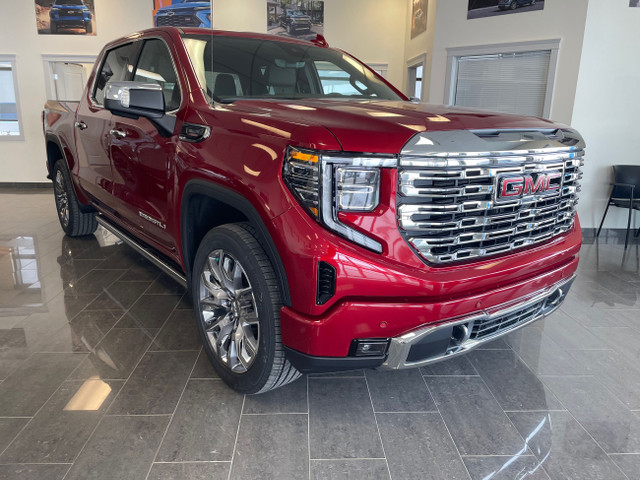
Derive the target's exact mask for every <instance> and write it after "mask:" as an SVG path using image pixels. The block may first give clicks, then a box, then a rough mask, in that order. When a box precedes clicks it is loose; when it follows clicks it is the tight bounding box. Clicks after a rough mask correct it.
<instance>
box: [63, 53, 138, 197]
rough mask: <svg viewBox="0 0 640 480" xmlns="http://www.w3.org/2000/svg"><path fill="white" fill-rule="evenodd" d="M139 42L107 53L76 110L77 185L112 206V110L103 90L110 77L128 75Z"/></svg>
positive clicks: (116, 77)
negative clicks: (105, 103)
mask: <svg viewBox="0 0 640 480" xmlns="http://www.w3.org/2000/svg"><path fill="white" fill-rule="evenodd" d="M140 43H141V42H134V43H128V44H125V45H121V46H118V47H116V48H114V49H112V50H110V51H109V52H107V53H106V55H105V60H104V61H103V62H102V65H101V66H100V69H99V70H98V72H97V74H96V79H95V81H94V85H93V87H92V88H90V89H87V92H86V94H85V97H84V98H83V99H82V101H81V102H80V105H79V106H78V112H77V114H76V123H75V128H76V150H77V152H78V172H77V173H78V178H79V182H80V185H81V186H82V188H83V189H84V190H85V191H86V192H87V193H88V194H89V195H91V197H93V199H94V200H95V201H97V202H98V203H100V204H102V205H104V206H105V207H108V208H113V206H112V205H111V203H112V202H111V192H112V190H113V178H112V172H111V161H110V159H109V144H110V139H111V136H110V133H109V131H110V127H111V112H110V111H109V110H107V109H106V108H104V90H105V87H106V85H107V82H108V81H110V80H111V81H114V82H117V81H123V80H128V79H129V78H130V75H131V74H132V73H133V68H134V65H135V61H136V58H137V54H138V50H139V46H140Z"/></svg>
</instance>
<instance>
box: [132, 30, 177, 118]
mask: <svg viewBox="0 0 640 480" xmlns="http://www.w3.org/2000/svg"><path fill="white" fill-rule="evenodd" d="M133 81H134V82H143V83H157V84H158V85H160V86H161V87H162V92H163V93H164V104H165V106H166V109H167V111H168V112H170V111H172V110H176V109H177V108H178V107H180V100H181V96H180V86H179V84H178V75H177V74H176V71H175V69H174V68H173V63H172V62H171V53H169V49H168V48H167V46H166V45H165V43H164V42H163V41H162V40H156V39H154V40H147V41H146V42H144V46H143V47H142V53H141V54H140V60H139V61H138V66H137V68H136V74H135V76H134V77H133Z"/></svg>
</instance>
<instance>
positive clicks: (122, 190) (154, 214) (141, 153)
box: [110, 38, 182, 255]
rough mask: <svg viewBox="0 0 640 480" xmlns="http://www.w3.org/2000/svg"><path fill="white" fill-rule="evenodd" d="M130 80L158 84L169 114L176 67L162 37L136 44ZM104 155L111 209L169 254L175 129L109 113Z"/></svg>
mask: <svg viewBox="0 0 640 480" xmlns="http://www.w3.org/2000/svg"><path fill="white" fill-rule="evenodd" d="M133 81H134V82H141V83H156V84H159V85H160V86H161V87H162V90H163V92H164V97H165V110H166V111H167V112H168V114H169V115H175V114H176V113H177V111H178V109H179V108H180V104H181V99H182V96H181V92H180V85H179V81H178V76H177V73H176V71H175V69H174V66H173V62H172V61H171V54H170V52H169V49H168V48H167V45H166V43H165V42H164V41H163V40H161V39H159V38H153V39H149V40H146V41H145V42H144V45H143V46H142V51H141V53H140V59H139V61H138V64H137V67H136V69H135V72H134V76H133ZM110 131H111V140H110V142H111V143H110V156H111V165H112V169H113V196H114V197H115V201H116V210H117V215H118V216H119V217H120V220H121V221H122V222H124V223H125V224H127V225H128V226H129V228H131V229H134V230H136V231H137V232H138V233H140V234H141V235H142V236H143V237H144V239H145V240H146V241H147V242H148V243H151V244H152V246H154V247H156V248H158V247H160V249H162V250H164V251H165V253H166V254H168V255H171V254H172V253H173V252H175V250H176V247H177V246H176V244H175V241H174V239H173V237H172V235H171V234H170V231H171V229H170V226H171V225H175V222H177V221H178V219H177V218H172V217H171V216H170V214H171V211H172V210H171V209H170V208H169V197H170V195H171V194H172V192H173V187H174V179H175V178H176V175H175V162H174V159H175V154H176V145H177V142H178V135H177V134H175V135H171V136H169V137H163V136H162V135H160V133H159V132H158V129H157V128H156V127H155V126H154V125H153V123H151V122H150V121H149V120H147V119H146V118H142V117H140V118H138V119H136V120H133V119H129V118H124V117H120V116H117V115H114V116H113V118H112V121H111V129H110Z"/></svg>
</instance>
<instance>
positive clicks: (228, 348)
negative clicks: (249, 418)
mask: <svg viewBox="0 0 640 480" xmlns="http://www.w3.org/2000/svg"><path fill="white" fill-rule="evenodd" d="M238 292H241V293H238ZM191 295H192V301H193V306H194V310H195V314H196V319H197V324H198V330H199V332H200V336H201V338H202V342H203V344H204V349H205V352H206V353H207V356H208V357H209V360H210V361H211V364H212V365H213V367H214V368H215V370H216V372H217V373H218V375H220V378H221V379H222V380H224V381H225V382H226V383H227V385H229V386H230V387H231V388H232V389H234V390H236V391H237V392H240V393H248V394H253V393H263V392H267V391H269V390H273V389H275V388H278V387H281V386H283V385H286V384H288V383H290V382H292V381H294V380H296V379H297V378H298V377H300V376H301V374H300V372H298V371H297V370H296V369H295V368H294V367H293V366H292V365H291V364H290V363H289V361H288V360H287V358H286V357H285V352H284V348H283V345H282V339H281V335H280V309H281V307H282V300H281V297H280V286H279V283H278V280H277V277H276V274H275V272H274V270H273V267H272V265H271V262H270V261H269V259H268V257H267V255H266V253H265V251H264V250H263V248H262V247H261V246H260V243H259V242H258V240H257V238H256V233H255V230H254V229H253V227H251V226H250V225H249V224H246V223H236V224H228V225H223V226H220V227H216V228H214V229H212V230H211V231H209V233H207V235H205V237H204V239H203V240H202V242H201V243H200V246H199V248H198V252H197V253H196V258H195V261H194V264H193V269H192V277H191ZM240 327H242V328H240ZM234 352H235V353H234Z"/></svg>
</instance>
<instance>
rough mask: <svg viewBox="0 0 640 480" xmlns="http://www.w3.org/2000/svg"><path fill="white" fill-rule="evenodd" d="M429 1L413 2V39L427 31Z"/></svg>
mask: <svg viewBox="0 0 640 480" xmlns="http://www.w3.org/2000/svg"><path fill="white" fill-rule="evenodd" d="M427 1H428V0H413V9H412V10H411V38H415V37H417V36H418V35H420V34H421V33H423V32H426V31H427Z"/></svg>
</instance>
